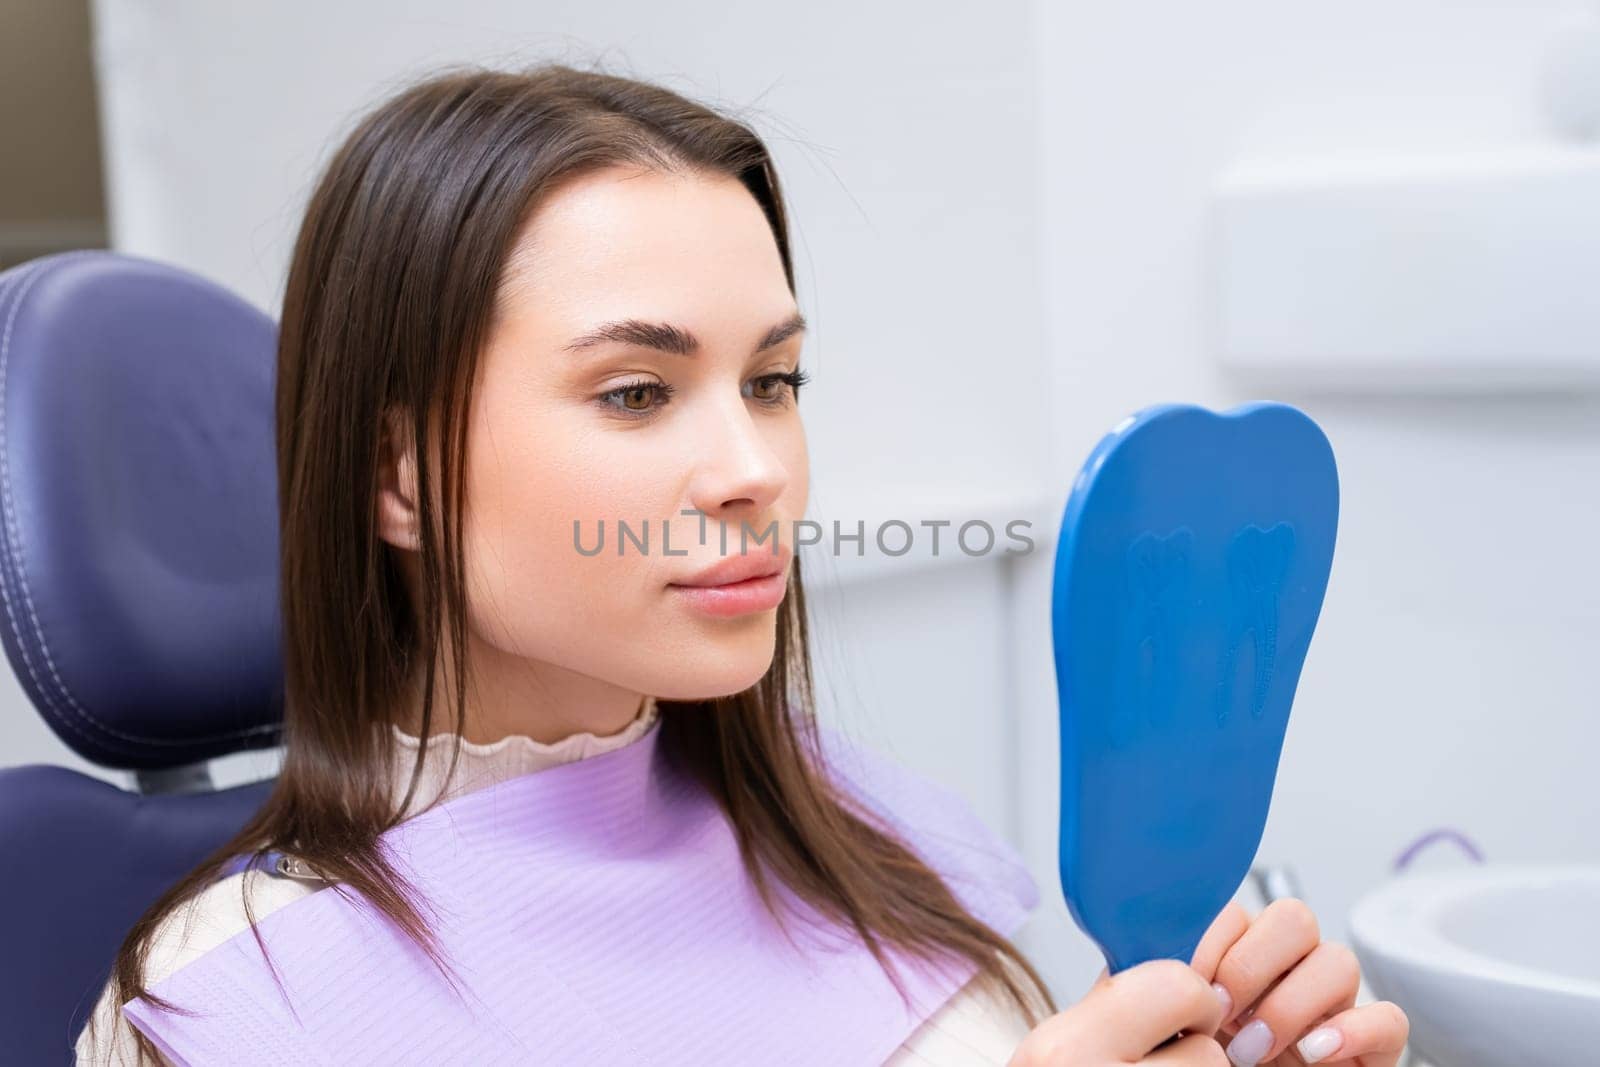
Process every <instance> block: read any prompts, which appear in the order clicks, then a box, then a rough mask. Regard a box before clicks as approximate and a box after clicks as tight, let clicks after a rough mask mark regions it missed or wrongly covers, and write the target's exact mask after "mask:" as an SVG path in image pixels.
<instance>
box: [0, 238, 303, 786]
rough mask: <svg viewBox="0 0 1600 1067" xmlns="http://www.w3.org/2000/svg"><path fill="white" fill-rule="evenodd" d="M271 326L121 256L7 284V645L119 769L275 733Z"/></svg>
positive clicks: (88, 746) (191, 278) (174, 760)
mask: <svg viewBox="0 0 1600 1067" xmlns="http://www.w3.org/2000/svg"><path fill="white" fill-rule="evenodd" d="M276 333H277V331H276V326H275V324H274V323H273V321H272V319H271V318H270V317H268V316H267V315H265V314H263V313H262V312H261V311H260V310H258V309H256V308H255V307H252V306H251V305H250V304H248V303H246V302H245V301H244V300H242V299H240V298H239V297H237V296H234V295H233V294H231V293H229V292H227V291H226V290H224V289H222V288H221V287H219V286H217V285H215V284H213V283H211V282H208V281H206V280H204V279H202V278H200V277H197V276H195V275H193V274H190V273H188V272H186V271H183V270H179V269H177V268H174V267H171V266H166V265H163V264H160V263H155V262H151V261H149V260H144V259H137V258H133V257H130V256H125V255H120V254H116V253H111V252H101V251H92V252H68V253H64V254H61V255H53V256H45V257H43V258H40V259H35V260H31V261H29V262H27V263H24V264H22V265H21V266H18V267H14V268H12V269H11V270H9V271H6V272H4V273H3V274H0V519H3V521H0V599H3V609H4V610H3V615H0V632H3V634H4V643H5V650H6V655H7V656H8V657H9V659H10V661H11V666H12V669H13V670H14V671H15V672H16V674H17V677H18V678H20V679H21V681H22V685H23V687H24V689H25V690H26V691H27V693H28V696H29V697H30V698H31V699H32V701H33V704H34V706H35V707H36V708H38V710H39V712H40V714H42V715H43V716H44V719H45V721H46V722H48V723H49V724H50V727H51V729H52V730H54V731H55V732H56V734H58V735H59V736H60V737H61V739H62V740H63V741H65V742H66V743H67V744H68V745H70V746H71V747H72V748H73V749H74V750H76V751H77V752H78V753H79V754H81V755H82V756H84V757H85V758H87V759H89V760H92V761H94V762H96V763H99V764H102V765H104V766H109V767H118V768H125V769H131V770H152V769H161V768H167V767H175V766H181V765H184V764H190V763H195V762H198V761H201V760H205V759H210V758H212V757H215V756H219V755H223V754H225V753H228V752H234V751H239V750H242V749H250V748H264V747H268V746H271V745H273V744H276V743H277V741H278V732H279V723H280V718H281V712H282V700H283V690H282V663H281V633H280V624H279V608H278V599H277V598H278V506H277V476H276V466H277V464H276V458H275V455H274V447H273V379H274V368H275V362H276V358H275V348H276Z"/></svg>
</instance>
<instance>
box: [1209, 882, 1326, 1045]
mask: <svg viewBox="0 0 1600 1067" xmlns="http://www.w3.org/2000/svg"><path fill="white" fill-rule="evenodd" d="M1321 937H1322V933H1321V930H1320V929H1319V928H1318V926H1317V917H1316V916H1315V915H1313V914H1312V913H1311V909H1310V908H1308V907H1306V905H1305V902H1304V901H1302V900H1299V899H1296V898H1295V897H1282V898H1280V899H1278V900H1274V901H1273V902H1272V903H1271V904H1268V905H1267V906H1266V908H1264V909H1263V910H1262V912H1261V914H1260V915H1257V916H1256V917H1255V921H1253V922H1252V923H1251V924H1250V929H1248V930H1246V931H1245V932H1244V934H1243V935H1242V936H1241V937H1240V938H1239V939H1238V940H1237V941H1235V942H1234V943H1233V945H1232V946H1231V947H1230V948H1229V949H1228V950H1227V951H1226V952H1224V953H1223V955H1222V962H1221V963H1219V964H1217V974H1216V981H1217V982H1218V983H1219V984H1221V985H1222V986H1223V987H1224V988H1225V989H1227V991H1228V996H1229V998H1230V999H1231V1000H1232V1002H1233V1012H1232V1014H1231V1015H1230V1016H1229V1018H1227V1019H1224V1020H1223V1024H1224V1025H1226V1024H1227V1023H1228V1022H1229V1021H1230V1020H1231V1018H1232V1016H1233V1015H1237V1014H1238V1013H1239V1012H1241V1011H1243V1010H1244V1009H1245V1008H1247V1007H1249V1006H1250V1005H1252V1004H1254V1003H1255V1002H1256V1001H1257V1000H1259V999H1260V998H1261V995H1262V994H1263V993H1265V992H1266V991H1267V989H1268V987H1270V986H1271V985H1272V984H1273V983H1274V982H1276V981H1277V980H1278V978H1279V977H1281V976H1282V975H1284V974H1286V973H1287V972H1288V971H1289V969H1290V968H1292V967H1293V966H1294V965H1295V964H1297V963H1299V962H1300V961H1301V960H1303V959H1305V958H1306V957H1307V956H1308V955H1310V954H1311V950H1312V949H1314V948H1316V947H1317V942H1318V941H1320V940H1321Z"/></svg>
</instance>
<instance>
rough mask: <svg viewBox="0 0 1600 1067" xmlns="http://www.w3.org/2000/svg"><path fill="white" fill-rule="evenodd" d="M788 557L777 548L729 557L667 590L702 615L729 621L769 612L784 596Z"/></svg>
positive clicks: (780, 548) (786, 585) (789, 552)
mask: <svg viewBox="0 0 1600 1067" xmlns="http://www.w3.org/2000/svg"><path fill="white" fill-rule="evenodd" d="M791 554H792V550H791V549H788V548H785V547H783V546H781V545H780V546H779V548H778V551H777V552H776V553H773V552H770V551H768V552H753V553H747V554H745V555H741V556H729V557H728V558H726V559H723V560H719V561H718V562H717V563H715V564H713V565H712V566H710V567H707V568H705V569H704V570H702V571H700V572H699V573H698V574H695V575H692V576H690V577H687V578H684V579H682V580H681V581H677V582H673V583H672V584H671V585H669V586H668V587H667V588H668V589H670V590H672V592H673V593H674V594H676V596H677V597H678V599H679V602H680V603H683V604H685V605H687V606H689V607H691V608H693V609H694V610H696V611H698V612H700V613H702V614H703V615H708V616H713V617H717V618H722V619H731V618H735V617H738V616H746V615H753V614H756V613H759V612H764V611H771V610H772V609H774V608H776V607H777V606H778V605H779V604H781V603H782V602H783V599H784V597H785V596H786V595H787V592H788V587H789V578H788V573H787V572H788V568H789V559H790V556H791Z"/></svg>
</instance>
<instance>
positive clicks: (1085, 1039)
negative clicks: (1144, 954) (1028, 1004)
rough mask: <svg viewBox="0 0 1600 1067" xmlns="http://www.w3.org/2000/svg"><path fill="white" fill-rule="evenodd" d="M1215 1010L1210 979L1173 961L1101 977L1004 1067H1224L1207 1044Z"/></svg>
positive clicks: (1218, 1052) (1217, 1017)
mask: <svg viewBox="0 0 1600 1067" xmlns="http://www.w3.org/2000/svg"><path fill="white" fill-rule="evenodd" d="M1222 1007H1223V1005H1222V1001H1221V1000H1220V999H1219V998H1218V996H1217V994H1216V992H1215V991H1214V990H1213V989H1212V988H1211V985H1210V983H1209V981H1208V980H1207V979H1205V978H1202V977H1201V976H1200V973H1199V972H1198V971H1196V970H1195V969H1194V968H1193V967H1192V966H1188V965H1185V964H1184V963H1182V962H1181V961H1179V960H1170V959H1169V960H1150V961H1149V962H1147V963H1141V964H1139V965H1138V966H1137V967H1129V968H1128V969H1127V970H1125V971H1122V972H1121V973H1119V974H1117V975H1116V976H1115V977H1107V976H1106V974H1105V973H1104V972H1101V975H1100V978H1099V980H1098V981H1096V982H1095V984H1094V987H1093V988H1091V989H1090V990H1089V992H1087V993H1085V994H1084V996H1083V999H1082V1000H1080V1001H1078V1003H1076V1004H1074V1005H1073V1006H1072V1007H1070V1008H1068V1009H1067V1010H1066V1011H1062V1012H1057V1013H1056V1014H1055V1015H1052V1016H1050V1018H1048V1019H1046V1020H1045V1021H1044V1022H1042V1023H1040V1024H1039V1025H1038V1026H1036V1027H1034V1028H1033V1030H1031V1031H1030V1032H1029V1033H1028V1036H1027V1037H1025V1038H1023V1039H1022V1043H1021V1044H1020V1045H1018V1046H1017V1048H1016V1050H1015V1051H1014V1052H1013V1053H1012V1055H1011V1059H1010V1060H1009V1061H1007V1067H1110V1065H1113V1064H1115V1065H1122V1064H1141V1063H1142V1064H1149V1065H1150V1067H1228V1059H1227V1057H1226V1056H1224V1055H1223V1054H1222V1046H1221V1045H1219V1044H1217V1043H1216V1042H1215V1041H1214V1040H1212V1038H1211V1035H1212V1034H1213V1033H1215V1032H1216V1029H1217V1024H1218V1023H1219V1022H1220V1021H1221V1020H1222ZM1179 1031H1185V1032H1186V1033H1185V1034H1184V1035H1183V1036H1181V1037H1179V1038H1178V1040H1176V1041H1171V1043H1170V1044H1169V1043H1168V1042H1169V1041H1170V1039H1171V1038H1172V1037H1174V1036H1175V1035H1177V1034H1178V1033H1179Z"/></svg>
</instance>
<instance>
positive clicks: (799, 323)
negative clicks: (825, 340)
mask: <svg viewBox="0 0 1600 1067" xmlns="http://www.w3.org/2000/svg"><path fill="white" fill-rule="evenodd" d="M806 325H807V324H806V320H805V316H804V315H802V314H800V313H799V312H798V311H797V312H795V313H794V314H793V315H791V316H789V317H788V318H787V319H784V320H783V321H782V322H780V323H778V324H777V325H776V326H774V327H772V328H771V329H770V330H768V331H767V332H766V334H765V336H763V337H762V338H761V343H760V344H758V345H756V348H755V350H756V352H765V351H766V350H767V349H769V348H773V347H775V346H777V345H780V344H782V343H783V342H784V341H787V340H788V339H789V338H790V337H793V336H794V335H795V334H797V333H800V332H801V331H802V330H804V329H805V328H806ZM607 341H614V342H617V343H619V344H625V345H638V346H640V347H642V348H654V349H658V350H660V351H662V352H669V353H671V354H673V355H677V356H693V355H694V354H695V353H696V352H697V351H699V349H700V340H699V338H697V337H695V335H694V334H692V333H690V332H689V331H688V330H686V329H684V328H683V327H682V326H675V325H673V324H672V323H670V322H645V321H643V320H641V319H618V320H617V321H615V322H607V323H603V324H601V325H600V326H598V327H596V328H595V329H593V330H591V331H589V332H588V333H586V334H584V335H583V336H581V337H575V338H573V339H572V340H571V341H568V342H567V343H566V344H565V345H563V346H562V350H563V351H565V352H580V351H582V350H583V349H586V348H593V347H594V346H595V345H599V344H604V343H606V342H607Z"/></svg>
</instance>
